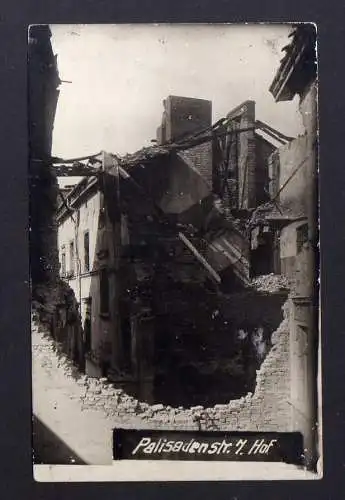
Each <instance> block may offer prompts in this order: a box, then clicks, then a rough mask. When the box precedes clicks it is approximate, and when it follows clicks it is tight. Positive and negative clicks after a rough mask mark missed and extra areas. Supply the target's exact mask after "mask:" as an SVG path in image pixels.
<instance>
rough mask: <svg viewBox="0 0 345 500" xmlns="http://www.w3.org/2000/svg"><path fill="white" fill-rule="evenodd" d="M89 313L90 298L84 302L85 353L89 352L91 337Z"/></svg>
mask: <svg viewBox="0 0 345 500" xmlns="http://www.w3.org/2000/svg"><path fill="white" fill-rule="evenodd" d="M91 313H92V301H91V297H88V298H87V299H86V300H85V320H84V343H85V352H90V351H91V337H92V328H91V326H92V321H91Z"/></svg>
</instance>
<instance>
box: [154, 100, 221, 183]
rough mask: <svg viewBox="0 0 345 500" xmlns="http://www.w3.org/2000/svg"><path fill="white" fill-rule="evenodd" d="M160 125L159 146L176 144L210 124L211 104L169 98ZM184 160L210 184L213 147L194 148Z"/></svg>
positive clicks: (186, 152)
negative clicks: (174, 142)
mask: <svg viewBox="0 0 345 500" xmlns="http://www.w3.org/2000/svg"><path fill="white" fill-rule="evenodd" d="M164 108H165V111H164V113H163V118H162V124H161V126H160V127H158V129H157V141H158V143H160V144H161V143H164V142H169V141H176V140H177V141H178V140H179V139H181V138H183V137H185V136H188V135H192V134H194V133H196V132H199V131H200V130H203V129H205V128H207V127H210V126H211V124H212V102H211V101H207V100H205V99H195V98H191V97H179V96H169V97H167V99H165V101H164ZM183 156H184V157H185V158H186V159H187V160H188V161H189V162H190V163H191V164H192V165H193V166H194V167H195V168H196V169H197V170H198V171H199V172H200V173H201V174H202V175H203V176H204V178H205V179H206V180H207V181H208V182H209V183H210V184H212V144H211V142H209V143H205V144H201V145H199V146H194V147H193V148H191V149H188V150H186V151H184V153H183Z"/></svg>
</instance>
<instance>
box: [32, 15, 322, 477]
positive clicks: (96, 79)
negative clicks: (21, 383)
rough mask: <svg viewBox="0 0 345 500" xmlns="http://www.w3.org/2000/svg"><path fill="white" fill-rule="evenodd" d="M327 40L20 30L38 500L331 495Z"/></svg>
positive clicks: (295, 34)
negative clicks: (41, 497) (58, 499)
mask: <svg viewBox="0 0 345 500" xmlns="http://www.w3.org/2000/svg"><path fill="white" fill-rule="evenodd" d="M316 40H317V30H316V26H315V24H313V23H307V22H306V23H298V24H297V23H286V24H272V23H260V24H113V25H111V24H103V25H97V24H88V25H82V24H79V25H67V24H65V25H64V24H60V25H54V24H53V25H50V26H48V25H31V26H30V27H29V29H28V113H29V116H28V128H29V172H28V179H29V189H30V283H31V339H32V455H33V475H34V478H35V479H36V480H37V481H45V482H58V481H64V482H65V481H182V480H183V481H186V480H188V481H191V480H195V481H203V480H227V481H228V480H239V479H243V480H267V479H272V480H277V479H278V480H279V479H301V480H313V479H320V478H321V477H322V467H323V466H322V418H321V417H322V414H321V408H322V400H321V352H320V345H321V342H320V338H321V337H320V336H321V332H320V328H319V311H320V307H319V287H320V282H319V273H318V262H319V254H318V249H319V245H318V241H319V224H318V169H319V165H318V129H317V125H318V119H317V52H316V48H317V45H316Z"/></svg>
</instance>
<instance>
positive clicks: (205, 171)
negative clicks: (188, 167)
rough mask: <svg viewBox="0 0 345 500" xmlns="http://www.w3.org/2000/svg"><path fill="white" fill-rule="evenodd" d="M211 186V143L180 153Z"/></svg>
mask: <svg viewBox="0 0 345 500" xmlns="http://www.w3.org/2000/svg"><path fill="white" fill-rule="evenodd" d="M180 154H181V156H182V157H183V158H186V159H187V160H188V161H189V162H190V163H191V164H192V165H193V167H195V168H196V169H197V170H198V172H199V173H200V174H201V175H202V176H203V177H204V179H205V180H206V181H207V182H208V183H209V184H210V185H212V143H211V142H205V143H204V144H200V146H194V147H193V148H190V149H187V150H186V151H183V152H182V153H180Z"/></svg>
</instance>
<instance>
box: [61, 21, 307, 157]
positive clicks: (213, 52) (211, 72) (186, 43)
mask: <svg viewBox="0 0 345 500" xmlns="http://www.w3.org/2000/svg"><path fill="white" fill-rule="evenodd" d="M51 29H52V34H53V36H52V44H53V50H54V53H56V54H57V56H58V68H59V72H60V78H61V79H62V80H69V81H71V82H72V83H63V84H62V85H61V88H60V97H59V102H58V109H57V114H56V120H55V127H54V136H53V155H55V156H60V157H63V158H72V157H78V156H83V155H87V154H93V153H97V152H99V151H100V150H106V151H110V152H113V153H118V154H120V155H123V154H125V153H130V152H134V151H136V150H138V149H140V148H142V147H143V146H148V145H150V143H151V142H150V141H151V139H154V138H155V137H156V128H157V127H158V125H159V124H160V121H161V117H162V112H163V104H162V101H163V99H164V98H165V97H167V96H168V95H181V96H188V97H197V98H204V99H210V100H212V103H213V121H216V120H218V119H219V118H221V117H223V116H225V115H226V113H227V112H228V111H230V110H231V109H232V108H234V107H236V106H237V105H239V104H240V103H241V102H242V101H245V100H247V99H253V100H255V101H256V116H257V118H258V119H260V120H262V121H265V122H267V123H268V124H269V125H271V126H273V127H275V128H277V129H279V130H280V131H281V132H283V133H286V134H288V135H293V136H294V135H297V134H298V133H302V125H301V118H300V116H299V113H298V101H297V99H295V100H294V101H293V102H290V101H288V102H286V103H275V101H274V99H273V97H272V95H271V94H270V93H269V90H268V88H269V86H270V84H271V82H272V80H273V77H274V75H275V72H276V71H277V68H278V66H279V62H280V60H281V59H282V57H283V53H282V52H281V49H282V47H283V46H284V45H286V44H287V43H289V39H288V34H289V32H290V27H289V26H288V25H187V24H185V25H183V24H180V25H171V24H163V25H144V24H137V25H135V24H134V25H53V26H51Z"/></svg>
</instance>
